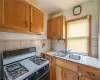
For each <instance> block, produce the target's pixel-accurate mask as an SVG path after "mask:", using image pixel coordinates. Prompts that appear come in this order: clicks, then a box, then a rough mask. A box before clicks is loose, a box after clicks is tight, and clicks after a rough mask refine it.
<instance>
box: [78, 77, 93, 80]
mask: <svg viewBox="0 0 100 80" xmlns="http://www.w3.org/2000/svg"><path fill="white" fill-rule="evenodd" d="M79 80H91V79H88V78H86V77H82V76H81V77H80V79H79Z"/></svg>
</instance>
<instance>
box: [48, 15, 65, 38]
mask: <svg viewBox="0 0 100 80" xmlns="http://www.w3.org/2000/svg"><path fill="white" fill-rule="evenodd" d="M48 38H49V39H65V19H64V17H63V16H58V17H55V18H52V19H49V20H48Z"/></svg>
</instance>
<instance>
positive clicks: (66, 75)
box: [63, 69, 78, 80]
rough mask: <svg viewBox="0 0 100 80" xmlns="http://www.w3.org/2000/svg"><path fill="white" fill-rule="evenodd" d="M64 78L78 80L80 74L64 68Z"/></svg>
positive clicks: (64, 79) (65, 79)
mask: <svg viewBox="0 0 100 80" xmlns="http://www.w3.org/2000/svg"><path fill="white" fill-rule="evenodd" d="M63 80H78V74H77V73H75V72H73V71H70V70H67V69H63Z"/></svg>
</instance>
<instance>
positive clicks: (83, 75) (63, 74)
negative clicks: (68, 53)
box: [45, 55, 100, 80]
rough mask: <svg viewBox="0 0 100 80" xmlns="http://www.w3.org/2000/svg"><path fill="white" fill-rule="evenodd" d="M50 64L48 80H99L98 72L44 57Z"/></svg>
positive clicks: (87, 67)
mask: <svg viewBox="0 0 100 80" xmlns="http://www.w3.org/2000/svg"><path fill="white" fill-rule="evenodd" d="M45 58H46V59H47V60H49V62H50V80H100V70H99V69H96V68H93V67H89V66H84V65H76V64H75V63H72V62H68V61H64V60H61V59H58V58H54V57H51V56H48V55H47V56H45Z"/></svg>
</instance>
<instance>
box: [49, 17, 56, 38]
mask: <svg viewBox="0 0 100 80" xmlns="http://www.w3.org/2000/svg"><path fill="white" fill-rule="evenodd" d="M48 38H49V39H55V38H56V19H55V18H54V19H50V20H48Z"/></svg>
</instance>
